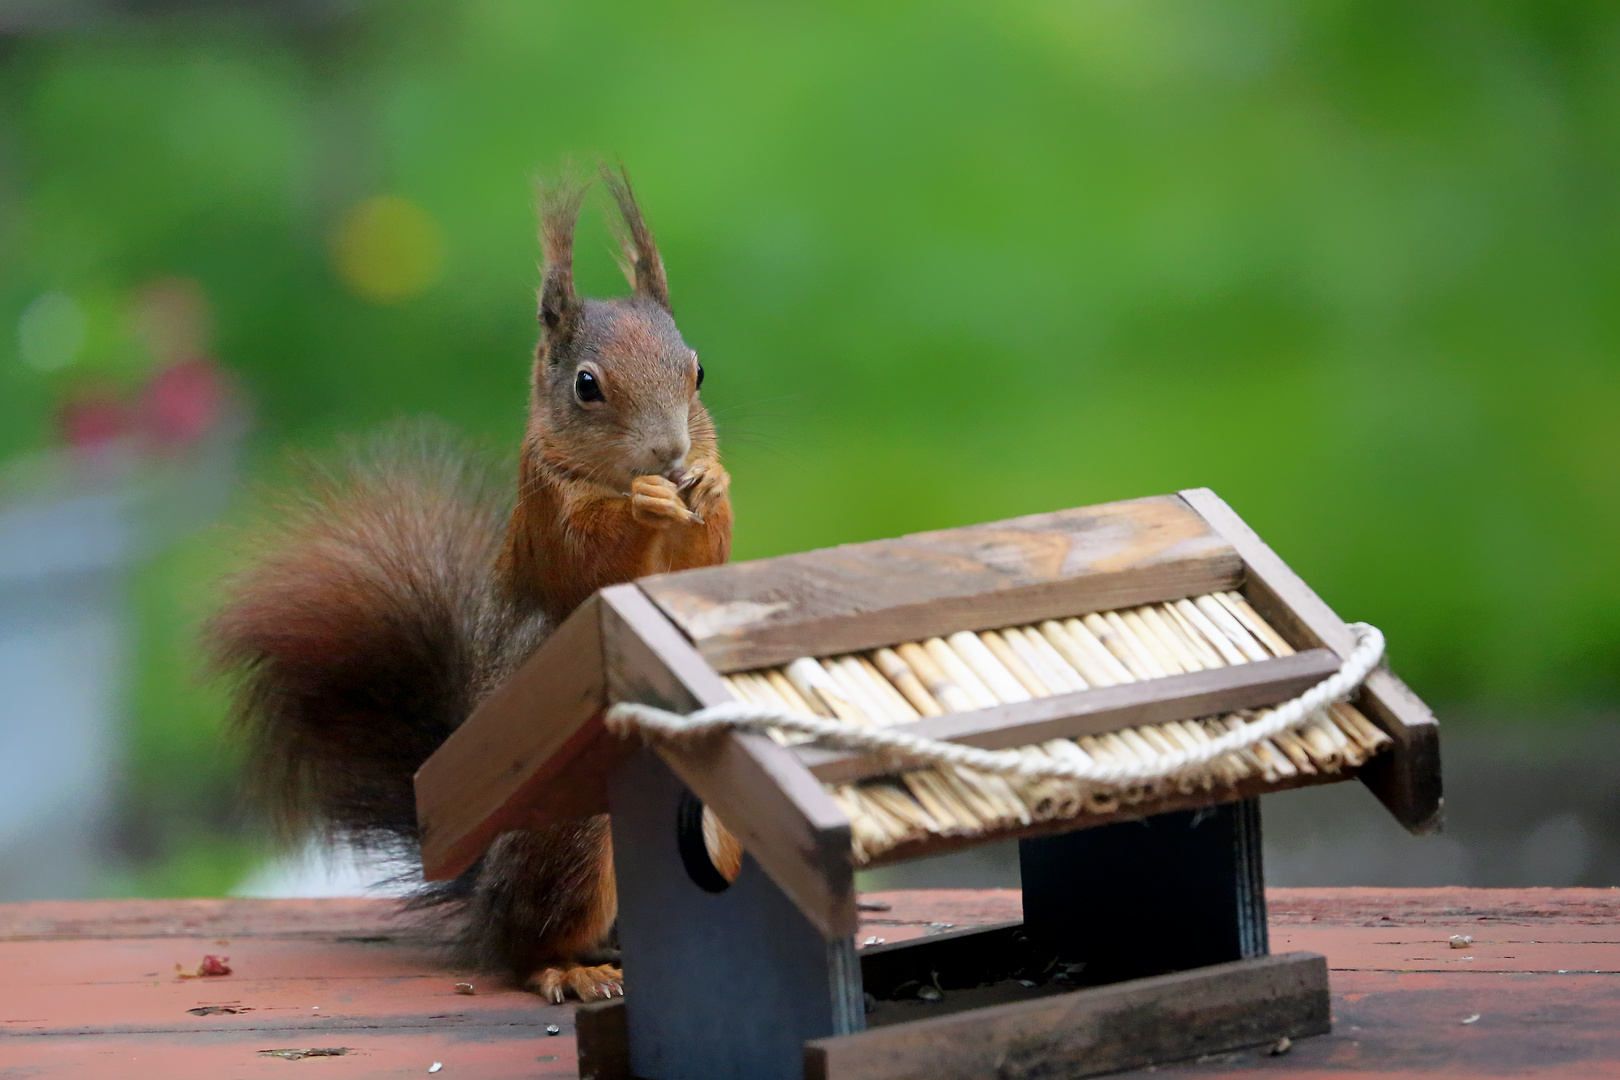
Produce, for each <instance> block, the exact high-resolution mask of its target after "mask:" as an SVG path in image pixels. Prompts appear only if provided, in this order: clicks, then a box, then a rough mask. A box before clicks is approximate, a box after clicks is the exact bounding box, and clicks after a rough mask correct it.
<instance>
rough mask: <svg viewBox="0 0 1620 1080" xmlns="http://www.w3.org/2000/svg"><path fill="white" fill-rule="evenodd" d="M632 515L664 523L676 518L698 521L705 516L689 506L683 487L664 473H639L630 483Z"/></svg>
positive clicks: (684, 521) (642, 520) (648, 522)
mask: <svg viewBox="0 0 1620 1080" xmlns="http://www.w3.org/2000/svg"><path fill="white" fill-rule="evenodd" d="M630 516H631V517H633V518H635V519H636V520H637V521H639V522H640V523H641V524H643V525H654V526H657V527H660V528H662V527H664V526H667V525H669V524H671V523H674V522H680V523H682V524H696V523H698V522H701V521H702V520H703V519H702V518H700V517H698V515H697V514H695V513H693V512H692V511H691V510H688V509H687V507H686V503H684V502H682V501H681V493H680V490H679V489H677V488H676V487H675V485H674V483H672V482H671V481H669V480H667V479H665V478H664V477H662V476H638V477H636V478H635V480H634V482H632V483H631V485H630Z"/></svg>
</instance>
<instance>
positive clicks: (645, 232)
mask: <svg viewBox="0 0 1620 1080" xmlns="http://www.w3.org/2000/svg"><path fill="white" fill-rule="evenodd" d="M598 169H599V171H600V172H601V174H602V182H603V183H604V184H606V185H607V189H608V191H610V192H612V193H613V201H614V202H616V203H618V204H619V213H620V214H621V215H622V216H623V217H624V231H623V232H621V233H620V235H619V247H620V248H621V249H622V250H623V251H624V259H623V260H622V261H621V262H620V264H619V265H620V266H622V267H623V268H624V276H625V277H627V278H629V279H630V285H631V287H632V288H634V289H635V290H636V295H637V296H645V297H647V298H648V299H649V300H652V301H653V302H654V303H656V304H657V305H658V306H659V307H661V308H663V309H664V310H665V311H669V310H670V308H669V282H668V281H667V280H666V279H665V277H664V260H663V259H662V258H661V257H660V256H659V254H658V245H657V244H654V243H653V237H652V231H651V230H650V229H648V228H647V223H646V222H645V221H643V220H642V218H641V208H640V207H639V206H637V205H636V195H635V192H634V191H632V190H631V189H630V174H629V173H627V172H625V169H624V162H622V161H621V162H619V168H618V171H617V172H615V171H614V170H613V169H612V168H610V167H609V166H608V164H607V162H605V161H604V162H599V163H598Z"/></svg>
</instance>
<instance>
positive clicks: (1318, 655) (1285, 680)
mask: <svg viewBox="0 0 1620 1080" xmlns="http://www.w3.org/2000/svg"><path fill="white" fill-rule="evenodd" d="M1338 669H1339V658H1338V656H1337V655H1335V654H1334V653H1333V652H1332V651H1330V650H1328V649H1308V650H1306V651H1305V652H1300V653H1295V654H1294V655H1293V656H1281V657H1276V658H1273V659H1270V660H1260V661H1256V662H1254V663H1249V664H1236V665H1233V666H1231V667H1222V668H1214V669H1212V670H1209V671H1195V672H1190V673H1187V674H1182V675H1170V676H1166V677H1165V678H1160V679H1144V680H1142V681H1141V682H1134V683H1122V684H1120V685H1118V686H1105V687H1098V688H1097V689H1094V690H1080V691H1076V692H1074V693H1069V694H1057V695H1054V696H1052V697H1044V698H1036V699H1035V700H1033V701H1020V702H1016V703H1013V704H1008V705H995V706H991V707H989V708H985V709H975V710H973V711H972V712H963V713H947V714H946V715H944V716H934V717H928V718H925V719H922V720H916V721H913V722H911V723H909V724H907V725H906V732H907V733H908V734H914V735H920V736H922V737H924V738H930V739H940V740H943V741H946V742H956V743H963V744H965V745H968V746H978V747H982V748H984V749H986V750H1002V749H1006V748H1008V747H1015V746H1033V745H1035V744H1036V743H1041V742H1045V741H1046V740H1048V739H1062V738H1079V737H1080V736H1082V735H1097V734H1101V733H1103V732H1105V731H1118V730H1120V729H1121V728H1127V727H1135V726H1137V725H1139V724H1162V723H1165V722H1168V721H1171V720H1191V719H1193V718H1195V717H1200V716H1212V715H1217V714H1220V713H1226V712H1232V711H1234V710H1237V709H1252V708H1259V707H1262V706H1266V705H1275V704H1277V703H1278V702H1279V701H1286V700H1288V699H1289V698H1291V697H1293V696H1295V695H1296V694H1299V693H1301V692H1303V691H1305V690H1307V689H1309V688H1310V687H1311V686H1314V685H1315V684H1316V683H1318V682H1320V681H1322V680H1323V679H1325V678H1327V677H1328V676H1329V675H1331V674H1332V673H1333V672H1335V671H1337V670H1338ZM794 752H795V753H796V754H797V755H798V757H799V760H800V761H803V762H804V763H805V765H806V766H807V767H808V768H809V769H810V771H811V773H813V774H814V775H815V777H816V778H817V779H818V780H821V781H822V782H823V783H849V782H851V781H854V780H860V779H864V778H866V777H869V776H881V775H883V774H884V773H890V772H894V771H895V769H896V767H897V761H896V759H895V758H894V757H891V756H889V755H886V754H881V753H871V752H862V751H851V750H829V749H823V748H820V747H814V746H803V747H796V748H795V749H794Z"/></svg>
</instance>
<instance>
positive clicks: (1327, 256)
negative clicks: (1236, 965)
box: [0, 0, 1620, 899]
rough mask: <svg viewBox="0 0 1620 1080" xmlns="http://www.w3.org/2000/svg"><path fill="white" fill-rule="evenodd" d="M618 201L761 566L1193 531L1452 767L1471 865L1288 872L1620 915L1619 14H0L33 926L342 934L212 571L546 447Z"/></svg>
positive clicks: (397, 7) (1314, 9) (863, 8)
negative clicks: (381, 441)
mask: <svg viewBox="0 0 1620 1080" xmlns="http://www.w3.org/2000/svg"><path fill="white" fill-rule="evenodd" d="M598 154H605V155H610V156H611V155H622V156H623V158H624V160H625V161H626V163H627V164H628V165H629V167H630V170H631V173H632V175H633V177H634V179H635V181H636V184H637V187H638V190H639V193H640V195H641V198H642V202H643V205H644V207H645V209H646V212H647V214H648V216H649V219H650V221H651V223H652V225H653V227H654V229H655V230H656V232H657V234H658V237H659V240H660V244H661V247H662V250H663V254H664V257H665V260H666V262H667V264H668V267H669V273H670V281H671V288H672V292H673V295H674V300H675V304H676V308H677V313H678V315H679V317H680V322H681V326H682V328H683V330H684V332H685V334H686V337H687V339H688V340H689V341H690V342H691V343H692V344H693V345H694V346H695V347H696V348H697V349H698V350H699V351H700V352H701V354H702V356H703V359H704V363H705V366H706V368H707V370H708V372H709V380H708V382H707V383H706V385H705V393H704V396H705V399H706V400H707V401H708V403H709V405H710V408H711V410H712V411H713V412H714V413H715V414H716V416H717V419H718V421H719V424H720V429H721V432H722V439H723V444H724V446H725V450H726V454H727V461H728V465H729V467H730V469H731V471H732V474H733V477H734V498H735V502H736V507H737V515H738V524H737V533H736V551H735V553H736V555H737V557H739V558H750V557H757V556H763V555H771V554H776V553H780V552H785V551H793V550H800V549H805V548H810V547H816V546H820V545H826V544H832V543H838V542H843V541H852V540H863V539H868V538H873V537H880V536H888V535H893V534H896V533H901V532H906V531H912V530H918V529H927V528H935V527H942V526H950V525H959V524H966V523H970V522H977V521H984V520H991V519H995V518H1000V517H1006V516H1011V515H1015V514H1023V513H1029V512H1034V511H1040V510H1048V509H1054V508H1059V507H1066V506H1073V505H1080V504H1085V503H1092V502H1099V501H1104V500H1110V499H1119V498H1127V497H1134V496H1138V495H1145V494H1151V493H1159V492H1165V491H1173V490H1176V489H1178V488H1182V487H1188V486H1196V485H1209V486H1211V487H1214V488H1215V489H1216V490H1217V491H1219V492H1220V493H1221V494H1222V495H1223V496H1224V497H1225V498H1226V499H1227V500H1228V501H1230V502H1231V503H1232V504H1233V505H1234V506H1235V507H1236V508H1237V509H1238V511H1239V512H1240V513H1242V514H1243V515H1244V516H1245V517H1246V518H1247V519H1248V520H1249V522H1250V523H1251V524H1253V525H1254V526H1255V527H1256V528H1257V529H1258V530H1259V531H1260V533H1261V534H1262V535H1263V536H1265V537H1266V538H1267V539H1268V540H1269V541H1270V542H1271V544H1272V545H1273V546H1274V547H1276V548H1277V549H1278V550H1279V552H1280V553H1281V554H1282V555H1283V556H1284V557H1285V558H1286V559H1288V560H1289V561H1290V562H1291V563H1292V564H1293V565H1294V567H1295V568H1296V569H1298V570H1299V571H1300V572H1301V574H1302V575H1303V576H1304V577H1305V578H1306V579H1307V580H1308V581H1310V582H1311V583H1312V584H1313V585H1314V586H1315V587H1316V589H1317V590H1318V591H1319V592H1321V593H1322V594H1323V596H1324V597H1325V598H1326V599H1327V600H1328V601H1329V602H1330V603H1331V604H1333V605H1334V606H1335V607H1336V608H1337V609H1338V610H1339V611H1340V612H1341V613H1343V614H1344V615H1345V616H1346V617H1347V618H1357V619H1366V620H1369V621H1373V622H1376V623H1377V624H1378V625H1380V626H1381V627H1382V628H1383V629H1384V630H1385V631H1386V633H1387V634H1388V637H1389V640H1390V642H1391V651H1392V654H1393V660H1394V663H1395V665H1396V667H1397V669H1398V670H1399V671H1400V672H1401V673H1402V674H1403V675H1404V677H1405V678H1406V679H1407V681H1408V682H1410V683H1411V684H1412V685H1413V686H1414V688H1416V689H1417V690H1418V692H1419V693H1421V694H1422V695H1423V696H1424V697H1425V698H1426V699H1427V700H1428V701H1429V702H1430V703H1431V704H1433V705H1434V706H1435V707H1436V709H1437V711H1438V712H1439V714H1440V716H1441V719H1442V721H1443V722H1444V724H1445V749H1446V756H1447V762H1446V765H1447V787H1448V800H1447V805H1448V810H1449V814H1450V826H1449V829H1448V832H1447V833H1446V834H1445V835H1444V836H1442V837H1439V838H1427V839H1421V840H1420V839H1412V838H1409V837H1406V836H1405V835H1404V834H1403V833H1401V832H1400V830H1399V829H1398V828H1397V827H1396V826H1394V824H1393V823H1392V822H1390V821H1389V820H1388V819H1387V817H1386V816H1385V815H1383V812H1382V811H1381V810H1380V809H1378V807H1377V805H1376V803H1375V802H1374V800H1373V799H1372V798H1371V797H1370V796H1369V795H1368V794H1367V793H1366V792H1365V791H1364V790H1362V789H1361V788H1360V786H1359V785H1339V786H1335V787H1331V788H1327V789H1323V790H1319V791H1309V792H1299V793H1292V794H1289V795H1283V796H1276V797H1274V798H1272V799H1271V800H1270V801H1269V802H1268V803H1267V807H1266V814H1267V829H1268V858H1269V860H1270V867H1271V879H1272V881H1273V883H1275V884H1312V883H1317V884H1357V883H1359V884H1526V885H1528V884H1544V885H1570V884H1591V885H1615V884H1620V735H1617V732H1620V728H1617V726H1616V724H1615V720H1616V717H1617V715H1620V570H1617V566H1616V557H1617V541H1620V422H1617V420H1616V413H1617V411H1620V11H1617V10H1616V9H1615V8H1614V7H1613V6H1612V5H1607V4H1599V3H1581V2H1573V0H1571V2H1553V0H1549V2H1542V3H1535V2H1529V0H1434V2H1423V3H1396V2H1393V0H1362V2H1357V3H1350V2H1344V0H1313V2H1309V3H1280V2H1276V0H1223V2H1220V3H1216V2H1213V0H1130V2H1126V0H1074V2H1062V3H1060V2H1052V0H1007V2H1003V3H999V4H993V5H985V4H976V3H975V4H968V3H953V2H950V0H946V2H944V3H938V2H936V3H930V4H920V3H910V2H897V3H888V4H882V5H869V4H842V5H825V6H803V5H780V4H742V3H726V2H715V3H708V4H702V5H696V4H692V5H679V6H670V5H657V4H644V5H638V4H634V3H624V2H618V0H610V2H599V3H592V4H586V3H580V2H537V0H435V2H431V3H430V2H426V0H418V2H411V0H396V2H391V3H386V4H384V3H365V2H361V0H280V2H269V0H266V2H260V3H252V2H247V0H240V2H235V3H227V2H224V0H218V2H213V3H207V2H201V0H197V2H192V3H184V2H167V3H160V2H156V0H153V2H137V0H124V2H116V0H0V254H3V257H0V328H3V329H4V332H0V462H3V463H4V464H3V465H0V898H6V899H20V898H25V897H31V896H91V895H155V896H184V895H204V896H206V895H223V894H225V893H228V892H230V891H232V890H237V891H246V892H276V891H288V890H291V891H298V890H299V889H304V890H309V889H315V888H320V887H330V888H341V887H344V886H342V884H341V883H339V884H338V885H332V884H331V882H330V881H328V882H327V884H326V885H325V886H320V885H318V884H311V883H310V882H309V881H303V882H302V883H301V884H300V883H299V879H298V875H299V873H302V871H299V870H298V869H297V867H298V866H299V865H302V864H300V863H299V862H298V860H297V859H291V860H289V859H286V858H283V859H281V861H279V862H277V861H275V857H276V853H275V852H273V851H272V849H271V848H270V846H269V845H268V843H267V842H266V840H265V839H264V837H263V836H262V834H261V833H260V832H259V831H258V829H257V828H256V827H255V825H254V823H253V819H252V817H251V815H249V814H248V813H246V810H245V808H244V807H242V806H241V805H240V804H239V802H238V800H237V794H236V793H237V790H238V778H239V776H240V769H241V768H242V767H243V766H242V763H241V762H240V761H238V760H237V758H236V757H235V756H234V754H233V751H232V748H231V745H230V743H229V741H228V740H227V739H225V738H223V733H222V721H223V716H224V704H223V698H222V696H221V694H220V693H219V692H218V690H217V688H213V687H210V686H209V685H208V684H207V683H206V682H205V681H204V680H202V678H201V677H200V675H199V671H198V663H197V660H198V655H199V649H198V646H197V639H196V626H197V623H198V622H199V620H200V619H201V618H203V617H204V616H205V615H206V614H207V611H208V608H209V604H210V595H211V593H210V589H211V582H212V581H214V580H215V579H216V578H217V576H218V575H219V574H220V572H221V571H222V570H223V569H225V568H226V567H227V565H228V561H229V559H228V551H229V540H228V536H229V533H228V529H229V526H230V525H231V524H232V523H235V522H240V521H242V520H245V519H247V518H249V517H251V515H252V512H253V510H254V507H255V504H256V501H257V499H258V498H259V496H258V495H257V494H256V492H260V491H262V490H263V488H264V487H265V486H266V485H269V486H273V485H274V483H275V481H276V479H277V477H278V475H279V474H280V471H281V469H282V467H283V462H284V460H285V455H286V453H287V451H288V450H289V449H291V448H306V449H312V450H316V451H320V450H323V449H326V448H329V447H330V446H331V445H332V444H333V443H334V441H335V440H336V439H337V438H338V437H339V436H341V435H343V434H345V433H361V432H364V431H366V430H367V429H369V428H372V427H374V426H375V425H378V424H380V423H383V422H386V421H388V420H389V419H391V418H394V417H397V416H400V415H412V414H422V413H433V414H437V415H439V416H441V417H443V418H445V419H446V420H448V421H449V422H451V423H453V424H454V425H456V426H458V427H460V428H462V429H465V430H467V431H469V432H472V433H475V434H477V435H478V436H481V437H484V438H487V439H488V440H489V441H491V442H492V443H494V444H497V445H515V443H516V440H517V438H518V435H519V433H520V431H521V426H522V422H523V416H524V401H525V393H526V388H525V381H526V377H527V367H528V360H529V355H530V351H531V349H532V346H533V343H534V339H535V337H536V327H535V322H534V287H535V285H536V282H537V272H536V259H537V250H536V245H535V243H534V230H533V222H532V213H531V190H530V182H531V176H532V175H533V173H534V172H535V171H536V170H537V169H554V168H555V167H556V166H557V165H558V164H559V163H560V162H561V161H562V160H563V159H564V157H565V155H573V156H574V158H575V159H576V160H578V161H581V162H584V163H586V164H589V162H590V161H591V160H592V159H593V158H594V157H595V156H596V155H598ZM579 277H580V280H581V284H582V286H583V288H584V290H585V291H588V292H591V293H595V294H598V295H600V294H605V293H614V292H619V291H622V290H623V288H624V286H623V284H622V281H621V280H620V279H619V277H618V273H617V270H616V269H615V267H614V265H613V260H612V258H611V254H610V250H609V243H608V238H607V234H606V232H605V230H604V229H603V228H602V225H601V219H600V216H599V215H596V214H594V213H593V214H591V215H588V216H587V218H586V220H585V223H584V225H583V228H582V232H581V241H580V245H579ZM947 869H949V870H951V871H952V872H955V873H958V874H961V875H964V876H963V877H962V878H960V879H959V880H963V881H964V882H965V883H971V884H985V883H1002V882H1005V881H1006V880H1007V875H1008V874H1010V873H1011V874H1015V872H1016V871H1015V870H1014V869H1012V868H1011V867H1010V863H1009V860H1008V859H1007V858H1006V857H1005V853H1001V854H999V855H998V854H997V853H995V852H993V851H992V852H990V853H988V854H985V855H983V856H982V857H979V858H977V859H976V860H975V861H972V862H971V863H968V864H961V863H958V864H955V865H954V866H953V867H950V868H941V867H937V866H930V865H928V864H916V865H915V866H914V867H912V868H905V869H903V870H901V871H896V874H897V875H898V876H897V877H895V878H894V879H892V880H893V881H896V882H899V881H910V882H918V881H934V880H936V879H938V878H939V877H940V875H942V874H943V873H945V871H946V870H947ZM907 875H909V876H907ZM316 876H319V875H316ZM289 881H291V882H292V883H291V884H289ZM355 881H356V882H357V881H358V879H355ZM353 884H354V882H351V885H353Z"/></svg>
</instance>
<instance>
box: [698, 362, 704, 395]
mask: <svg viewBox="0 0 1620 1080" xmlns="http://www.w3.org/2000/svg"><path fill="white" fill-rule="evenodd" d="M697 388H698V389H699V390H701V389H703V365H702V364H699V365H698V381H697Z"/></svg>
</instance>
